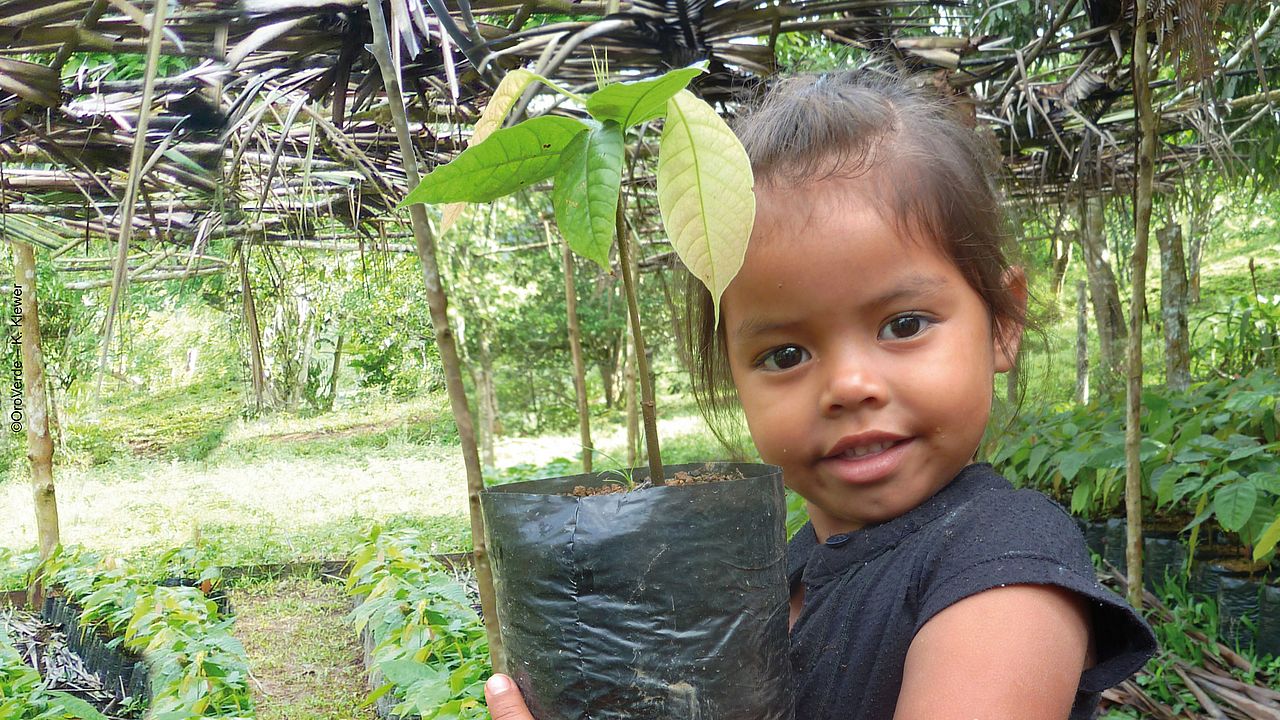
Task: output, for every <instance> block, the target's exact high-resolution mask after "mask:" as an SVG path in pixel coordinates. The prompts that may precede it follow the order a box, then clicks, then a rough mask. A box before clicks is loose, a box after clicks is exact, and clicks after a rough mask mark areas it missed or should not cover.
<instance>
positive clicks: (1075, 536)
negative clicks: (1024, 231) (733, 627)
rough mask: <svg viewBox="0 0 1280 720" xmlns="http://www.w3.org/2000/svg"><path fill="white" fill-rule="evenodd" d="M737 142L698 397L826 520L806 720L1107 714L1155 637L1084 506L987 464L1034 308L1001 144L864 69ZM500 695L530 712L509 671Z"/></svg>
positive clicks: (803, 665)
mask: <svg viewBox="0 0 1280 720" xmlns="http://www.w3.org/2000/svg"><path fill="white" fill-rule="evenodd" d="M737 130H738V134H739V136H740V137H741V139H742V142H743V144H744V145H745V146H746V149H747V153H748V155H749V156H750V157H751V161H752V168H753V170H754V172H755V183H756V186H755V193H756V221H755V229H754V231H753V233H752V237H751V243H750V246H749V247H748V250H747V256H746V261H745V263H744V265H743V267H742V270H741V272H740V273H739V275H738V276H737V277H736V278H735V279H734V280H733V282H732V283H731V284H730V286H729V288H728V289H727V290H726V291H725V294H724V298H723V302H722V316H721V322H720V324H719V326H713V320H712V318H713V315H712V312H711V306H710V297H709V296H708V295H706V293H705V291H704V292H703V293H702V297H700V298H698V299H697V302H696V303H695V304H696V305H698V306H699V307H700V311H701V312H700V313H699V314H700V317H701V320H700V322H697V323H696V325H697V330H698V332H697V333H696V334H697V335H698V336H699V337H695V338H693V342H696V343H697V346H696V351H695V352H694V354H693V356H694V357H695V358H696V359H697V362H698V363H699V364H700V367H699V368H698V371H697V374H696V377H695V383H694V384H695V392H696V394H697V395H698V396H699V400H700V401H701V402H702V405H703V408H704V410H705V411H706V412H707V414H708V416H709V417H712V418H714V417H717V416H719V415H721V414H722V413H723V412H725V411H726V410H727V409H729V408H730V407H731V406H732V405H733V403H735V402H736V403H739V404H740V405H741V408H742V410H743V412H744V413H745V415H746V419H747V425H748V427H749V428H750V431H751V437H752V440H753V441H754V442H755V444H756V447H757V448H758V449H759V451H760V456H761V458H762V459H763V460H764V461H765V462H768V463H773V464H775V465H779V466H781V467H782V469H783V478H784V481H785V482H786V484H787V486H788V487H790V488H791V489H793V490H795V491H796V492H797V493H799V494H800V495H801V496H802V497H803V498H804V499H805V503H806V506H807V508H808V511H809V517H810V523H809V524H807V525H806V526H805V527H804V528H803V529H802V530H800V532H799V533H797V534H796V536H795V537H794V538H793V539H792V541H791V543H790V546H789V549H788V571H789V577H790V582H791V645H792V651H791V653H792V664H793V667H794V669H795V674H794V678H795V681H796V715H795V717H796V720H851V719H854V718H865V719H867V720H889V719H890V718H895V719H896V720H916V719H919V720H947V719H949V718H955V719H956V720H961V719H964V720H970V719H972V718H984V719H985V718H999V719H1005V718H1008V719H1011V720H1014V719H1016V720H1022V719H1031V718H1036V719H1039V718H1046V719H1048V718H1053V719H1058V720H1060V719H1062V718H1073V719H1074V718H1090V717H1093V716H1094V715H1095V714H1096V712H1097V708H1098V700H1099V696H1100V694H1101V692H1102V690H1104V689H1105V688H1107V687H1110V686H1111V685H1114V684H1116V683H1118V682H1120V681H1122V680H1123V679H1124V678H1126V677H1128V676H1129V675H1130V674H1131V673H1133V672H1134V671H1136V670H1137V669H1138V668H1140V667H1141V666H1142V665H1143V663H1144V662H1145V661H1146V660H1147V658H1148V657H1150V655H1151V654H1152V653H1153V652H1154V650H1155V639H1154V637H1153V635H1152V633H1151V630H1150V629H1149V628H1148V627H1147V626H1146V625H1145V624H1144V623H1143V621H1142V620H1141V619H1140V618H1139V617H1138V615H1137V614H1136V613H1135V612H1134V611H1133V610H1132V609H1131V608H1130V607H1128V606H1127V605H1126V604H1125V603H1124V602H1123V601H1122V600H1121V599H1120V598H1119V597H1117V596H1116V595H1114V594H1113V593H1111V592H1109V591H1107V590H1106V589H1104V588H1103V587H1101V586H1100V585H1099V584H1098V582H1097V580H1096V577H1095V575H1094V571H1093V567H1092V565H1091V564H1090V561H1089V557H1088V553H1087V552H1086V550H1085V548H1084V543H1083V540H1082V538H1081V536H1080V533H1079V531H1078V530H1077V528H1076V526H1075V524H1074V523H1073V522H1072V520H1071V518H1070V517H1069V516H1068V515H1067V514H1066V513H1065V512H1064V511H1063V510H1062V508H1060V507H1059V506H1058V505H1056V504H1055V503H1054V502H1052V501H1051V500H1049V499H1048V498H1046V497H1044V496H1043V495H1040V494H1039V493H1036V492H1033V491H1029V490H1014V489H1013V487H1012V486H1011V485H1010V484H1009V483H1008V481H1006V480H1005V479H1004V478H1002V477H1000V476H999V475H997V474H996V473H995V472H994V471H993V470H992V469H991V467H990V466H989V465H985V464H974V456H975V453H976V451H977V449H978V444H979V441H980V440H981V438H982V435H983V432H984V431H985V429H986V426H987V422H988V419H989V417H990V414H991V402H992V387H993V377H994V375H995V373H1000V372H1005V371H1007V370H1009V369H1010V368H1011V367H1012V366H1013V363H1014V359H1015V357H1016V354H1017V351H1018V345H1019V342H1020V340H1021V335H1022V329H1023V325H1024V322H1025V312H1024V311H1025V307H1026V300H1027V282H1026V278H1025V276H1024V274H1023V273H1022V271H1021V270H1020V269H1018V268H1016V267H1013V266H1011V265H1010V263H1009V261H1008V260H1007V255H1006V245H1007V244H1008V242H1009V236H1008V234H1007V233H1006V232H1005V229H1004V226H1003V218H1002V215H1001V212H1000V207H999V198H998V196H997V193H996V192H995V190H994V188H993V187H992V184H991V179H990V178H991V175H990V173H989V170H988V163H987V161H986V158H988V157H990V155H991V152H990V151H989V150H988V149H987V148H986V147H985V146H983V145H982V143H980V142H979V140H978V136H977V135H976V133H975V131H974V130H972V129H970V128H969V127H967V126H966V124H965V123H964V122H963V119H962V117H961V115H960V111H959V109H958V108H957V107H955V106H953V105H950V104H949V103H947V102H946V101H944V100H942V99H941V98H939V97H937V96H935V95H932V94H930V93H928V92H925V91H922V90H918V89H915V88H913V87H912V86H911V85H909V84H908V83H906V82H902V81H888V80H873V79H868V78H867V77H866V76H855V75H853V74H840V75H823V76H812V77H797V78H791V79H788V80H784V81H782V82H780V83H779V84H777V85H776V86H775V87H774V88H773V89H772V91H771V92H770V93H769V94H768V95H767V96H766V98H765V99H764V101H763V103H762V104H761V105H760V106H759V107H758V108H757V109H755V110H754V111H753V112H751V113H750V114H748V115H746V116H745V117H744V118H743V119H742V120H741V121H740V122H739V124H738V128H737ZM486 695H487V696H488V699H489V704H490V710H491V712H492V714H493V717H494V718H495V720H527V719H528V718H529V717H530V716H529V715H528V714H527V712H526V711H525V710H524V706H523V703H521V702H520V698H519V693H518V692H517V691H516V690H515V688H514V685H513V684H512V683H511V682H510V680H509V679H508V678H506V677H504V676H495V677H494V678H493V679H492V680H491V681H490V683H489V685H488V686H487V687H486ZM636 720H649V719H641V718H637V719H636ZM653 720H661V719H653Z"/></svg>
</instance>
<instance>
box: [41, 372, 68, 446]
mask: <svg viewBox="0 0 1280 720" xmlns="http://www.w3.org/2000/svg"><path fill="white" fill-rule="evenodd" d="M45 389H46V391H47V392H48V396H49V434H50V435H51V436H52V437H53V451H54V452H55V453H57V454H60V455H65V454H66V452H67V436H66V434H65V433H63V431H62V418H61V416H60V415H59V414H58V406H59V405H60V404H61V403H59V402H58V384H57V383H54V382H48V378H47V377H46V382H45Z"/></svg>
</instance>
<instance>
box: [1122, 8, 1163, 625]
mask: <svg viewBox="0 0 1280 720" xmlns="http://www.w3.org/2000/svg"><path fill="white" fill-rule="evenodd" d="M1136 7H1137V13H1138V22H1137V27H1136V29H1135V30H1134V33H1133V37H1134V40H1133V104H1134V108H1135V112H1136V116H1137V118H1136V119H1137V123H1138V137H1139V141H1138V150H1137V153H1138V157H1137V166H1138V183H1137V185H1136V186H1135V188H1134V193H1135V198H1134V203H1133V214H1134V218H1133V227H1134V237H1133V262H1132V263H1131V265H1132V270H1133V278H1132V280H1133V296H1132V300H1131V302H1130V304H1129V352H1128V361H1129V362H1128V373H1127V375H1128V383H1127V387H1126V393H1125V428H1124V456H1125V476H1124V504H1125V517H1126V524H1125V529H1126V536H1127V543H1126V546H1125V564H1126V565H1128V568H1127V570H1128V573H1127V581H1126V585H1127V591H1128V592H1127V595H1128V599H1129V604H1130V605H1133V607H1135V608H1137V609H1139V610H1141V609H1142V457H1141V446H1142V427H1141V422H1142V310H1143V307H1144V306H1145V305H1146V297H1147V245H1148V241H1149V240H1150V235H1151V193H1152V189H1153V186H1154V181H1155V156H1156V135H1155V132H1156V118H1155V111H1154V109H1153V108H1152V107H1151V57H1150V53H1149V51H1148V49H1147V29H1148V27H1149V25H1150V23H1149V22H1148V19H1147V14H1146V13H1147V9H1146V3H1137V6H1136Z"/></svg>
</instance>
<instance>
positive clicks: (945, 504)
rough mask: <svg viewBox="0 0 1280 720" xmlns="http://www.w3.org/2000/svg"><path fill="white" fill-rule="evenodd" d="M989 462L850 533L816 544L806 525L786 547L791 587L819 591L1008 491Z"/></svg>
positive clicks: (1008, 486) (972, 466)
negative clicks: (977, 502) (992, 494)
mask: <svg viewBox="0 0 1280 720" xmlns="http://www.w3.org/2000/svg"><path fill="white" fill-rule="evenodd" d="M1011 487H1012V486H1011V485H1010V484H1009V481H1008V480H1005V479H1004V478H1003V477H1001V476H1000V475H999V474H997V473H996V472H995V470H993V469H992V468H991V465H989V464H987V463H977V464H974V465H969V466H968V467H966V468H964V469H963V470H961V471H960V474H959V475H956V477H955V479H954V480H952V481H951V482H949V483H947V484H946V485H945V486H943V488H942V489H941V490H939V491H938V492H937V493H935V494H934V495H933V496H932V497H930V498H929V499H928V500H925V501H924V502H923V503H921V504H920V505H918V506H916V507H915V508H914V509H912V510H909V511H907V512H906V513H905V514H903V515H899V516H898V517H896V518H893V519H891V520H887V521H885V522H883V523H880V524H878V525H868V526H867V527H864V528H862V529H861V530H856V531H854V532H851V533H842V534H838V535H832V536H831V537H829V538H827V541H826V542H825V543H819V542H818V536H817V533H816V532H814V529H813V524H812V523H805V524H804V527H802V528H801V529H800V530H799V531H798V532H797V533H796V535H795V537H793V538H792V539H791V542H790V544H789V545H788V546H787V577H788V579H789V581H790V582H791V583H792V584H794V583H795V582H796V581H797V580H799V579H801V578H802V577H803V579H804V583H805V585H807V586H810V587H818V586H820V585H822V584H824V583H825V582H827V581H828V580H829V579H831V578H832V577H833V576H835V575H838V574H840V573H842V572H844V571H845V570H846V569H847V568H849V567H850V566H852V565H854V564H855V563H865V562H868V561H870V560H872V559H874V558H876V557H877V556H879V555H880V554H882V553H884V552H885V551H886V550H889V549H890V548H893V547H894V546H896V545H897V544H898V543H900V542H901V541H902V540H904V539H905V538H907V537H909V536H910V535H911V534H913V533H915V532H916V531H918V530H920V529H921V528H923V527H925V526H926V525H928V524H930V523H932V522H933V521H934V520H937V519H938V518H940V517H942V516H943V515H945V514H946V513H948V512H950V511H952V510H954V509H956V508H958V507H960V506H962V505H964V504H965V503H967V502H969V501H970V500H972V499H973V498H975V497H977V496H978V495H981V494H982V493H984V492H986V491H988V490H994V489H998V488H1005V489H1008V488H1011Z"/></svg>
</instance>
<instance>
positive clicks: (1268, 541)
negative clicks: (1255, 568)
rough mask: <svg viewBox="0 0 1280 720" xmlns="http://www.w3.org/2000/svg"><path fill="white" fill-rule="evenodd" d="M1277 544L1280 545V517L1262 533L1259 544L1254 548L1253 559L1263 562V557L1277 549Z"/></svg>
mask: <svg viewBox="0 0 1280 720" xmlns="http://www.w3.org/2000/svg"><path fill="white" fill-rule="evenodd" d="M1276 543H1280V517H1277V518H1276V519H1275V521H1274V522H1272V523H1271V524H1270V525H1268V526H1267V529H1266V530H1263V531H1262V535H1261V536H1260V537H1259V538H1258V542H1257V544H1256V545H1254V546H1253V559H1254V560H1261V559H1262V558H1263V556H1265V555H1266V554H1267V553H1269V552H1271V551H1272V550H1274V549H1275V547H1276Z"/></svg>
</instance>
